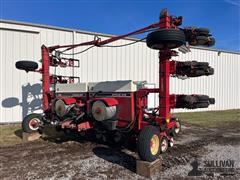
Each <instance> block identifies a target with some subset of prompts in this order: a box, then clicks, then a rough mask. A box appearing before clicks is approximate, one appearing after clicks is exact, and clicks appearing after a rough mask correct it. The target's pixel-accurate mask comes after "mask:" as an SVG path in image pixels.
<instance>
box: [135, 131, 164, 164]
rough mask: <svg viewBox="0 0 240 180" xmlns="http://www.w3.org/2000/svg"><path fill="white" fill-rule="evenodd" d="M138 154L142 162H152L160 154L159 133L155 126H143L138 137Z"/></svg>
mask: <svg viewBox="0 0 240 180" xmlns="http://www.w3.org/2000/svg"><path fill="white" fill-rule="evenodd" d="M138 154H139V157H140V158H141V159H142V160H143V161H148V162H152V161H155V160H156V159H158V157H159V154H160V132H159V130H158V129H157V127H155V126H145V127H144V128H143V129H142V130H141V131H140V133H139V136H138Z"/></svg>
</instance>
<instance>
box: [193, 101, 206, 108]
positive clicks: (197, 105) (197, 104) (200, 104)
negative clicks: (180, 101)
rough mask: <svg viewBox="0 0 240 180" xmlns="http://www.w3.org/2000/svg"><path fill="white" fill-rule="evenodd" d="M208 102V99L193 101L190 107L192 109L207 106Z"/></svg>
mask: <svg viewBox="0 0 240 180" xmlns="http://www.w3.org/2000/svg"><path fill="white" fill-rule="evenodd" d="M209 104H210V103H209V102H208V101H205V102H198V103H195V104H194V105H193V107H192V109H196V108H207V107H208V106H209Z"/></svg>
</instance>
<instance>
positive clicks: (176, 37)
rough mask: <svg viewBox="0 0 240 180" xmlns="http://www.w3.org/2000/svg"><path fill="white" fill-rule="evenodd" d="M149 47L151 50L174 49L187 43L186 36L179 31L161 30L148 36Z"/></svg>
mask: <svg viewBox="0 0 240 180" xmlns="http://www.w3.org/2000/svg"><path fill="white" fill-rule="evenodd" d="M146 42H147V46H148V47H149V48H151V49H157V50H162V49H174V48H178V47H180V46H182V45H183V44H185V43H186V40H185V34H184V32H183V31H182V30H179V29H160V30H157V31H154V32H151V33H149V34H148V35H147V39H146Z"/></svg>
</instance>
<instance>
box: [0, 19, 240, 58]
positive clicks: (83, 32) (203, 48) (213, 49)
mask: <svg viewBox="0 0 240 180" xmlns="http://www.w3.org/2000/svg"><path fill="white" fill-rule="evenodd" d="M0 23H9V24H16V25H24V26H32V27H40V28H47V29H54V30H61V31H69V32H78V33H82V34H90V35H98V36H106V37H113V36H116V35H113V34H104V33H97V32H92V31H84V30H79V29H70V28H64V27H57V26H51V25H44V24H36V23H28V22H22V21H15V20H5V19H0ZM0 29H1V27H0ZM124 39H127V40H132V41H139V39H137V38H124ZM191 48H192V49H202V50H209V51H217V52H225V53H233V54H240V52H237V51H229V50H223V49H215V48H208V47H196V46H191Z"/></svg>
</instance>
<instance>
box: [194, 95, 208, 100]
mask: <svg viewBox="0 0 240 180" xmlns="http://www.w3.org/2000/svg"><path fill="white" fill-rule="evenodd" d="M197 98H198V101H208V100H209V96H207V95H197Z"/></svg>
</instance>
